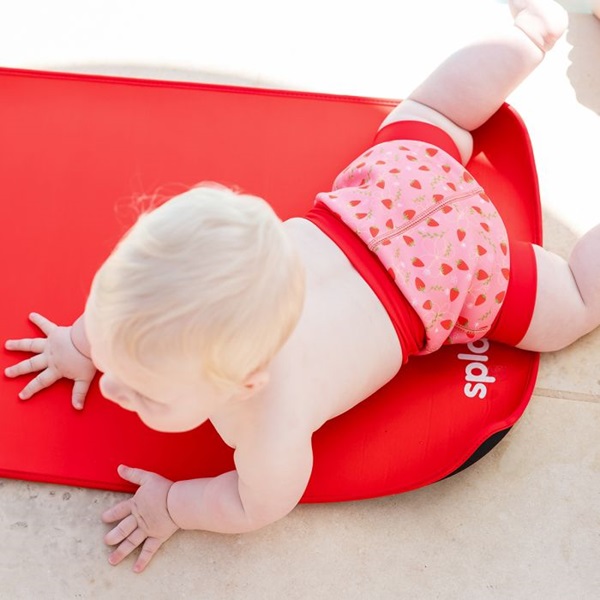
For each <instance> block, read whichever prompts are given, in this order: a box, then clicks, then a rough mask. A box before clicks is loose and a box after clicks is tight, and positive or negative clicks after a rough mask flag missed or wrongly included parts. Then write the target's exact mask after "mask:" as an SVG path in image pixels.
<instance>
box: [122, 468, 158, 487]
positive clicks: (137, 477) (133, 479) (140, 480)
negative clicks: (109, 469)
mask: <svg viewBox="0 0 600 600" xmlns="http://www.w3.org/2000/svg"><path fill="white" fill-rule="evenodd" d="M117 471H118V473H119V475H120V477H122V478H123V479H125V481H129V482H130V483H135V485H143V484H144V482H145V481H146V479H147V478H148V477H149V476H151V475H154V473H150V472H149V471H144V470H143V469H133V468H132V467H128V466H126V465H119V468H118V469H117Z"/></svg>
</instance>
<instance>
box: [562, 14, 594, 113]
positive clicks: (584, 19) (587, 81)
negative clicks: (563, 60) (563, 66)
mask: <svg viewBox="0 0 600 600" xmlns="http://www.w3.org/2000/svg"><path fill="white" fill-rule="evenodd" d="M567 41H568V43H569V44H570V45H571V46H572V49H571V51H570V52H569V60H570V61H571V65H570V66H569V68H568V69H567V75H568V77H569V81H570V82H571V85H572V86H573V89H574V90H575V94H576V97H577V100H578V102H579V103H580V104H582V105H583V106H586V107H587V108H589V109H590V110H593V111H594V112H595V113H596V114H599V115H600V19H596V18H595V17H594V16H592V15H589V14H588V15H586V14H570V15H569V29H568V31H567Z"/></svg>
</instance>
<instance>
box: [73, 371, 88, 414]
mask: <svg viewBox="0 0 600 600" xmlns="http://www.w3.org/2000/svg"><path fill="white" fill-rule="evenodd" d="M91 383H92V382H91V381H84V380H83V379H77V380H76V381H75V383H74V384H73V394H72V396H71V402H72V404H73V407H74V408H76V409H77V410H81V409H82V408H83V405H84V404H85V397H86V396H87V393H88V390H89V389H90V385H91Z"/></svg>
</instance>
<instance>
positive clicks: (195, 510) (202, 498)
mask: <svg viewBox="0 0 600 600" xmlns="http://www.w3.org/2000/svg"><path fill="white" fill-rule="evenodd" d="M285 437H286V436H282V437H279V436H278V437H277V438H276V439H277V442H278V443H277V444H274V445H270V444H268V443H261V444H260V445H259V446H250V445H248V446H247V447H244V446H243V445H242V446H238V448H237V449H236V451H235V455H234V456H235V465H236V470H235V471H230V472H228V473H224V474H223V475H220V476H219V477H214V478H209V479H192V480H189V481H178V482H176V483H175V484H173V486H172V487H171V489H170V491H169V496H168V499H167V507H168V510H169V514H170V515H171V518H172V519H173V521H174V522H175V523H176V524H177V525H178V526H179V527H181V528H182V529H203V530H206V531H215V532H220V533H242V532H247V531H252V530H255V529H259V528H261V527H264V526H265V525H268V524H269V523H272V522H274V521H276V520H278V519H280V518H282V517H284V516H285V515H287V514H288V513H289V512H290V511H291V510H292V509H293V508H294V507H295V506H296V504H298V501H299V500H300V498H301V497H302V494H303V493H304V490H305V489H306V485H307V483H308V480H309V478H310V474H311V471H312V461H313V456H312V446H311V437H310V434H307V435H303V436H299V437H297V438H295V437H294V436H287V439H285Z"/></svg>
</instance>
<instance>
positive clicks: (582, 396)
mask: <svg viewBox="0 0 600 600" xmlns="http://www.w3.org/2000/svg"><path fill="white" fill-rule="evenodd" d="M533 393H534V395H536V396H546V397H548V398H560V399H561V400H577V401H579V402H592V403H594V404H600V395H599V394H586V393H585V392H570V391H567V390H553V389H550V388H540V387H536V388H535V389H534V390H533Z"/></svg>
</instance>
